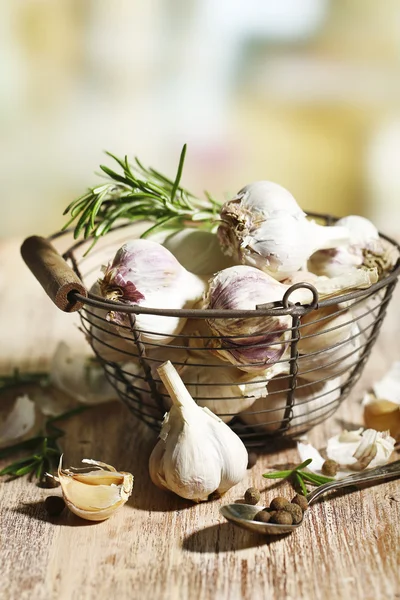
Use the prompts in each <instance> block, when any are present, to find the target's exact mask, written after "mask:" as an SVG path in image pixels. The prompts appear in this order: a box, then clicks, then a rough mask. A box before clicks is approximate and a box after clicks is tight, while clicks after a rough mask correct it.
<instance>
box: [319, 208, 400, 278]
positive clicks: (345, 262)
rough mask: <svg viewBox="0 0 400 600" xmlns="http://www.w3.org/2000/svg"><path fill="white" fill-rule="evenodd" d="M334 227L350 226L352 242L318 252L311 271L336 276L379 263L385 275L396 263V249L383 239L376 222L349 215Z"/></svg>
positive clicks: (377, 266)
mask: <svg viewBox="0 0 400 600" xmlns="http://www.w3.org/2000/svg"><path fill="white" fill-rule="evenodd" d="M334 227H340V228H342V227H346V228H347V229H348V231H349V232H350V235H351V240H350V243H349V244H348V245H347V246H339V247H337V248H331V249H323V250H319V251H318V252H315V253H314V254H313V255H312V256H311V257H310V259H309V261H308V268H309V269H310V271H313V272H314V273H316V274H317V275H326V276H328V277H335V276H337V275H340V274H342V273H346V272H354V271H355V270H357V269H359V268H361V267H366V268H371V267H376V268H377V269H378V273H379V275H382V274H383V273H385V272H387V271H388V270H389V269H390V268H391V267H392V266H393V265H394V263H395V261H396V258H395V255H394V251H393V249H392V248H391V247H389V246H387V245H386V244H385V242H384V240H381V238H380V237H379V232H378V230H377V228H376V227H375V225H373V223H371V221H369V220H368V219H366V218H365V217H360V216H358V215H349V216H348V217H343V218H342V219H339V220H338V221H337V222H336V223H335V225H334Z"/></svg>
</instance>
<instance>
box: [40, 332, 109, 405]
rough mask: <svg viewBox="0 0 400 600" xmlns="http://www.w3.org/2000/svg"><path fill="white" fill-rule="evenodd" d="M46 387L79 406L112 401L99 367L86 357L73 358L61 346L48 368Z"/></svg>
mask: <svg viewBox="0 0 400 600" xmlns="http://www.w3.org/2000/svg"><path fill="white" fill-rule="evenodd" d="M50 383H51V384H52V385H53V386H55V387H56V388H57V389H59V390H61V391H62V392H64V393H65V394H67V395H68V396H71V397H73V398H75V399H76V400H78V401H79V402H81V403H82V404H101V403H103V402H110V401H112V400H116V398H117V394H116V391H115V390H114V388H113V387H112V386H111V385H110V384H109V382H108V380H107V377H106V375H105V373H104V370H103V368H102V366H101V365H100V364H99V363H97V361H93V359H92V358H91V357H89V356H87V355H82V354H77V353H76V352H74V351H73V349H72V348H71V347H70V346H68V344H66V343H65V342H60V343H59V344H58V346H57V348H56V351H55V353H54V355H53V358H52V360H51V365H50Z"/></svg>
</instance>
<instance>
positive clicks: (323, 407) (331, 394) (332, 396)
mask: <svg viewBox="0 0 400 600" xmlns="http://www.w3.org/2000/svg"><path fill="white" fill-rule="evenodd" d="M290 387H291V378H290V377H288V376H286V375H284V376H278V377H274V379H271V381H270V382H269V384H268V388H267V389H268V395H267V396H264V397H262V398H258V399H257V400H256V401H255V402H254V404H253V405H252V407H251V408H250V409H249V410H247V411H245V412H243V413H242V414H240V415H239V416H240V418H241V420H242V421H243V422H244V423H246V425H251V426H252V427H254V428H255V429H256V431H260V430H261V431H269V432H272V431H276V430H277V429H279V428H280V427H281V426H285V425H286V422H285V409H286V406H287V398H288V391H289V390H290ZM339 397H340V378H335V379H331V380H328V381H325V382H321V383H310V382H307V381H306V380H304V379H301V378H300V377H299V378H298V379H297V387H296V390H295V400H294V404H293V408H292V411H293V415H292V417H291V419H290V429H291V431H293V430H294V429H295V428H296V429H299V430H301V429H302V428H304V427H305V426H310V427H311V426H312V425H313V424H316V422H317V421H319V420H320V419H322V418H324V416H325V415H327V414H328V413H329V411H330V409H331V407H332V404H334V403H336V402H337V401H338V399H339Z"/></svg>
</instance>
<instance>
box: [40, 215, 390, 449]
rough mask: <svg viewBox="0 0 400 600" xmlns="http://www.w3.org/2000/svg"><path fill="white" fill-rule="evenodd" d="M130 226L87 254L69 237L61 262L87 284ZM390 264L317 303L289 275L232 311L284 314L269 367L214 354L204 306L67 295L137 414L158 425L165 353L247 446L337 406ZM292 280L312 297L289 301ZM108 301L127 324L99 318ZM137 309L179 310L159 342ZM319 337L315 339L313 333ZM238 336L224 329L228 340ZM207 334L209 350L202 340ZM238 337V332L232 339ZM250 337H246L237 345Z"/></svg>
mask: <svg viewBox="0 0 400 600" xmlns="http://www.w3.org/2000/svg"><path fill="white" fill-rule="evenodd" d="M311 216H313V217H317V218H319V219H320V220H321V221H322V222H325V223H329V224H330V223H331V222H332V221H333V220H334V219H333V218H332V217H327V216H322V215H314V214H313V215H311ZM130 227H132V225H130V224H124V225H120V226H117V227H115V228H114V229H113V230H110V232H109V233H107V234H106V235H105V236H104V237H103V238H101V239H100V240H99V242H98V243H97V244H96V246H94V248H93V249H92V250H91V251H90V253H88V255H87V256H84V254H85V252H86V251H87V249H88V247H89V245H90V243H91V241H92V240H90V239H89V240H84V241H79V242H77V243H75V244H74V245H73V246H71V247H70V248H69V249H68V250H67V251H66V252H64V254H63V258H64V259H65V260H66V261H67V262H70V263H71V266H72V268H73V270H74V271H75V273H76V274H77V275H78V277H79V278H80V279H81V281H82V282H83V284H84V286H85V288H86V289H87V290H89V289H90V287H91V286H92V284H93V283H94V282H95V281H96V280H97V279H98V278H99V277H100V276H101V270H100V269H101V266H102V265H103V264H107V263H108V262H109V260H111V259H112V258H113V257H114V254H115V253H116V251H117V250H118V248H119V247H120V246H121V245H122V244H123V243H125V242H126V241H127V240H129V239H132V233H131V230H130ZM60 235H61V234H56V235H55V236H53V237H52V239H55V238H57V237H59V236H60ZM134 237H137V234H135V235H134ZM381 237H382V238H383V239H384V240H386V243H387V244H389V245H390V246H392V247H393V249H394V250H395V251H396V252H398V251H399V250H400V247H399V245H398V244H397V243H396V242H395V241H393V240H391V239H390V238H388V237H387V236H384V235H383V234H382V235H381ZM399 272H400V264H399V261H397V264H396V265H395V267H394V268H393V269H392V271H391V272H390V273H387V274H386V275H385V276H384V277H383V278H382V279H381V280H380V281H378V282H377V283H376V284H374V285H372V286H371V287H370V288H369V289H366V290H359V291H355V292H352V293H347V294H342V295H338V296H336V297H335V298H331V299H328V300H324V301H321V302H318V294H317V292H316V290H315V288H313V286H312V285H310V284H307V283H299V284H296V285H294V286H292V287H291V288H290V289H289V290H288V291H287V293H286V294H285V295H284V297H283V298H281V299H280V298H277V301H276V303H274V305H273V306H271V305H268V306H267V305H262V306H258V307H254V310H251V311H235V313H239V314H237V315H236V316H240V317H241V318H243V319H249V320H250V319H254V318H260V317H263V316H277V315H287V316H288V317H290V323H291V326H290V327H288V329H287V331H286V333H285V336H286V341H282V340H281V341H278V342H273V344H285V352H284V354H283V356H282V357H281V359H280V360H279V361H277V363H276V364H275V366H274V368H273V370H272V372H271V369H269V370H268V371H260V370H257V371H255V372H252V373H250V372H245V371H243V370H239V369H238V368H237V367H236V366H234V365H232V364H230V363H229V362H224V361H223V360H221V359H220V358H219V357H216V356H215V346H216V345H217V347H218V344H219V343H220V340H219V338H218V337H216V336H214V335H213V334H212V333H211V332H210V330H208V329H207V328H206V327H205V326H204V324H205V323H206V319H207V317H210V311H209V310H201V309H187V310H184V309H176V310H160V309H149V308H143V307H142V308H141V307H140V306H127V305H126V304H122V303H120V302H112V301H105V300H104V299H102V298H101V297H99V296H97V295H94V294H91V293H90V292H89V294H88V297H87V298H85V297H83V296H82V295H79V294H76V300H77V301H80V302H82V303H83V308H82V309H81V310H80V318H81V323H82V329H83V332H84V333H85V335H86V337H87V339H88V341H89V343H90V344H91V346H92V348H93V351H94V353H95V354H96V356H97V358H98V360H99V361H100V363H101V365H102V366H103V368H104V371H105V373H106V376H107V379H108V380H109V382H110V383H111V384H112V385H113V386H114V388H115V389H116V391H117V393H118V395H119V397H120V398H121V400H122V401H123V402H124V403H125V404H126V405H127V406H128V407H129V409H130V410H131V411H132V412H133V413H134V414H135V415H136V416H137V417H138V418H139V419H141V420H142V421H144V422H145V423H147V424H148V425H149V426H150V427H151V428H153V429H155V430H157V431H158V430H159V428H160V426H161V422H162V419H163V416H164V414H165V412H166V411H167V410H168V409H169V407H170V403H169V397H168V395H167V393H166V390H165V389H164V388H163V386H162V382H161V380H160V378H159V376H158V374H157V367H158V366H160V365H161V364H162V363H163V362H165V361H167V360H171V362H172V363H173V364H174V366H175V367H176V369H177V370H178V372H180V375H181V377H182V379H183V381H184V382H185V384H186V387H187V388H188V390H189V392H190V394H191V395H192V397H193V398H194V400H195V401H196V402H197V403H198V404H200V405H201V406H207V407H208V408H209V409H210V410H212V411H213V412H214V413H215V414H217V415H218V416H219V417H220V418H221V419H223V420H224V421H225V422H226V423H229V426H230V427H231V428H232V429H233V430H234V431H236V433H237V434H238V435H239V436H240V437H241V438H242V440H243V441H244V443H245V444H246V445H247V446H248V447H262V446H264V445H266V444H267V443H268V441H269V440H270V439H271V438H277V437H295V436H298V435H300V434H301V433H304V432H306V431H308V430H309V429H310V428H312V427H314V426H315V425H316V424H318V423H320V422H322V421H324V420H325V419H327V418H328V417H330V416H331V415H332V414H333V413H334V412H335V411H336V410H337V408H338V407H339V405H340V404H341V402H342V401H343V400H344V399H345V397H346V396H347V395H348V393H349V392H350V390H351V389H352V387H353V386H354V384H355V383H356V381H357V380H358V379H359V377H360V375H361V373H362V371H363V368H364V366H365V363H366V361H367V359H368V356H369V354H370V352H371V349H372V347H373V345H374V343H375V341H376V339H377V336H378V334H379V330H380V328H381V325H382V322H383V319H384V317H385V313H386V310H387V307H388V304H389V301H390V299H391V297H392V293H393V289H394V287H395V285H396V282H397V277H398V275H399ZM299 287H307V288H308V289H310V290H311V291H312V293H313V301H312V302H311V303H310V304H309V305H307V306H304V305H298V304H292V303H291V301H290V296H291V294H292V292H293V291H294V289H296V288H299ZM116 309H118V312H119V313H125V314H126V315H127V320H128V324H127V325H126V326H122V327H119V328H118V330H117V329H116V328H115V327H114V326H113V324H112V323H110V321H109V320H107V314H108V313H109V311H113V310H114V311H115V310H116ZM350 311H351V312H350ZM141 314H153V315H162V316H163V317H169V318H176V317H179V318H180V319H182V320H184V321H185V323H186V324H185V326H184V327H183V329H182V331H181V332H180V333H179V334H178V335H174V336H173V337H172V336H171V338H170V339H169V343H168V344H166V343H165V340H164V341H163V342H161V341H158V335H157V332H152V333H153V336H152V337H153V339H152V341H147V342H144V341H143V334H145V333H146V332H144V331H142V330H140V328H139V327H138V325H137V323H136V321H137V316H138V315H141ZM233 316H235V315H234V314H233V311H226V310H225V311H218V312H215V314H213V318H216V319H218V318H228V317H233ZM322 324H324V329H323V334H321V333H318V332H315V328H316V327H317V325H318V327H321V326H322ZM160 335H161V334H160ZM322 335H323V336H324V338H323V339H324V343H323V344H322V347H321V339H322V337H319V336H322ZM238 337H239V336H233V337H232V341H233V342H235V340H236V341H237V338H238ZM339 338H340V339H339ZM337 339H339V341H336V340H337ZM210 340H212V341H213V344H212V345H213V346H214V349H211V348H210ZM317 340H318V343H315V342H316V341H317ZM332 340H333V341H332ZM243 341H245V340H243V339H242V340H240V342H241V344H242V347H244V346H243ZM254 343H255V342H254V340H252V341H251V342H250V343H249V344H247V347H252V345H254ZM245 345H246V344H245ZM268 345H271V344H266V346H268ZM267 366H269V365H267ZM267 392H268V393H267Z"/></svg>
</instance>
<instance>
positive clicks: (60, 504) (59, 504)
mask: <svg viewBox="0 0 400 600" xmlns="http://www.w3.org/2000/svg"><path fill="white" fill-rule="evenodd" d="M44 505H45V508H46V511H47V513H48V514H49V515H50V516H51V517H58V515H60V514H61V513H62V511H63V510H64V508H65V502H64V499H63V498H61V496H48V497H47V498H46V500H45V501H44Z"/></svg>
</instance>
